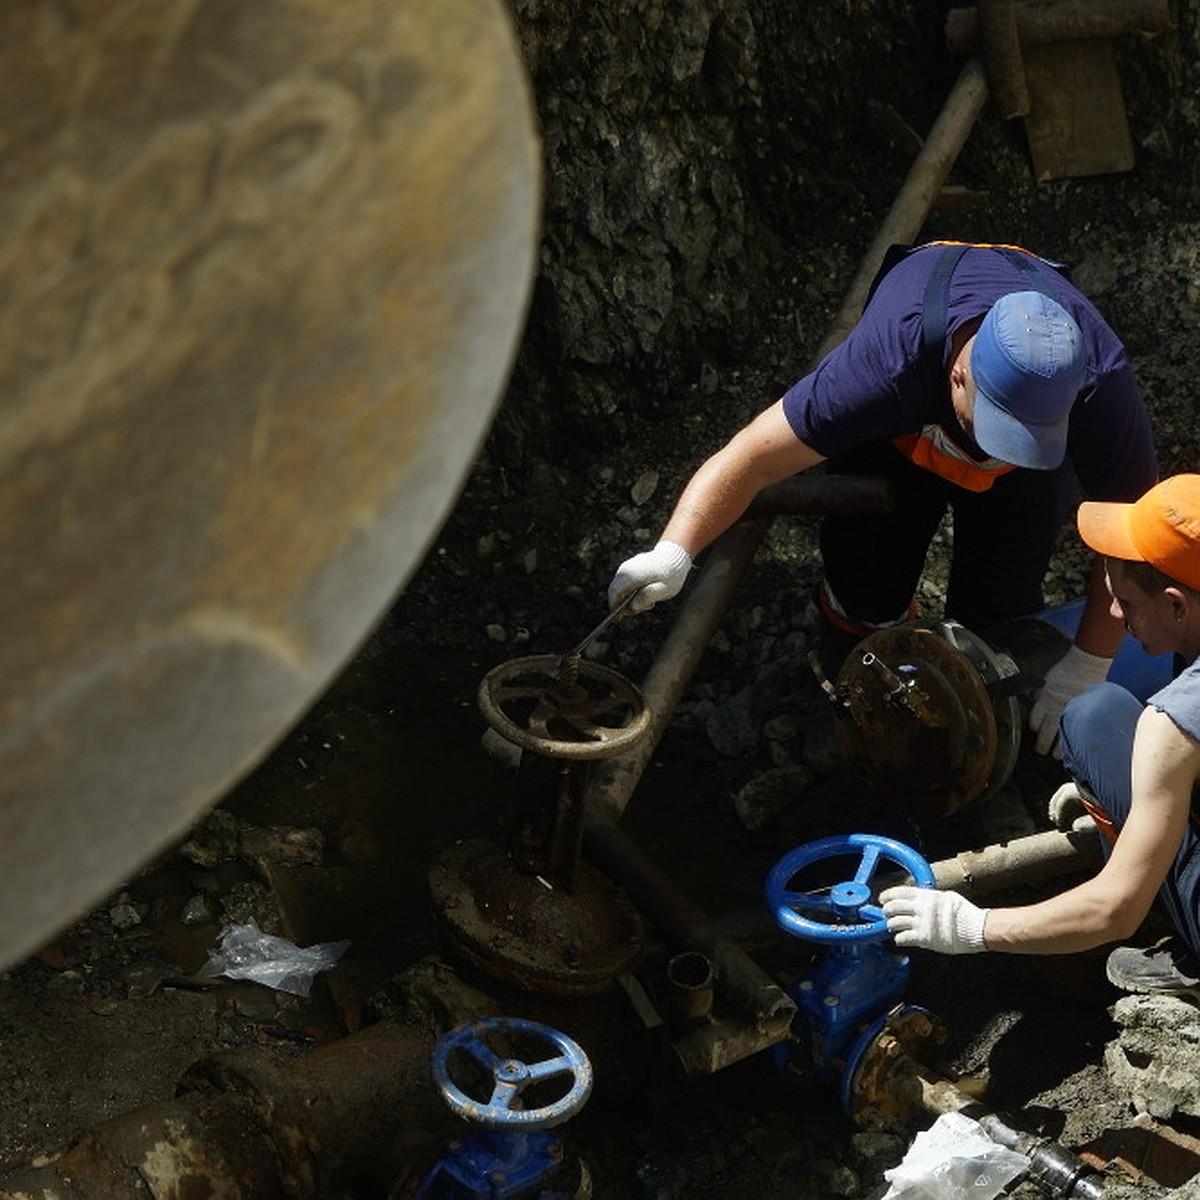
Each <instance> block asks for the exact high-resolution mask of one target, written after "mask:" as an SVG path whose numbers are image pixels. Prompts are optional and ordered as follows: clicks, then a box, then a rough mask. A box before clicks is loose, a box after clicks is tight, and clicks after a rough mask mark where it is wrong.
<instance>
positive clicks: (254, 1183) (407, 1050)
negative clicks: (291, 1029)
mask: <svg viewBox="0 0 1200 1200" xmlns="http://www.w3.org/2000/svg"><path fill="white" fill-rule="evenodd" d="M406 976H407V981H408V986H409V988H410V989H411V993H412V995H413V996H414V997H418V1005H420V1006H422V1007H421V1011H428V1012H431V1013H437V1014H439V1016H441V1017H443V1018H444V1019H445V1020H446V1024H447V1027H448V1028H449V1027H452V1026H454V1025H458V1024H461V1023H463V1022H464V1021H469V1020H478V1019H479V1018H480V1017H482V1016H486V1015H490V1014H493V1013H494V1011H495V1010H494V1004H493V1003H492V1002H491V1001H490V1000H489V999H488V998H487V997H485V996H483V995H482V994H481V993H479V992H476V991H475V990H474V989H473V988H471V987H470V986H469V985H467V984H464V983H462V982H461V981H460V980H459V979H458V977H457V976H456V975H455V974H454V973H453V972H452V971H450V970H449V969H447V968H445V967H442V966H440V965H439V964H436V963H434V962H432V961H429V962H426V963H424V964H418V965H417V966H415V967H413V968H410V970H409V971H408V972H407V973H406ZM436 1038H437V1033H436V1032H435V1031H434V1030H433V1028H432V1027H431V1024H430V1023H429V1022H427V1021H425V1020H421V1021H413V1022H406V1023H403V1024H401V1023H399V1022H392V1021H381V1022H379V1023H378V1024H376V1025H372V1026H370V1027H369V1028H367V1029H365V1030H363V1031H361V1032H359V1033H356V1034H353V1035H351V1036H349V1037H346V1038H342V1039H340V1040H339V1041H336V1042H331V1043H329V1044H328V1045H325V1046H322V1047H320V1048H318V1049H316V1050H314V1051H313V1052H312V1053H311V1054H309V1055H307V1056H305V1057H304V1058H301V1059H298V1060H296V1061H294V1062H290V1063H286V1064H283V1065H279V1064H277V1063H274V1062H272V1061H271V1060H270V1059H268V1058H267V1057H266V1056H265V1055H263V1054H258V1053H255V1052H253V1051H247V1050H239V1051H229V1052H226V1053H221V1054H216V1055H212V1056H211V1057H209V1058H205V1059H202V1060H201V1061H199V1062H198V1063H196V1064H194V1065H193V1066H192V1067H190V1068H189V1069H188V1071H187V1072H186V1073H185V1074H184V1076H183V1078H182V1079H181V1080H180V1081H179V1083H178V1085H177V1087H176V1095H175V1097H174V1098H173V1099H171V1100H168V1101H164V1102H162V1103H159V1104H150V1105H144V1106H142V1107H141V1108H137V1109H134V1110H132V1111H130V1112H128V1113H125V1114H123V1115H121V1116H117V1117H114V1118H113V1119H111V1120H109V1121H105V1122H103V1123H101V1124H99V1125H96V1126H95V1127H93V1128H92V1129H90V1130H88V1131H86V1132H84V1133H83V1134H81V1135H80V1136H79V1137H78V1138H76V1139H75V1141H73V1142H72V1143H71V1144H70V1145H69V1146H67V1147H65V1148H64V1149H63V1150H62V1151H61V1152H60V1153H57V1154H54V1155H52V1156H48V1157H42V1158H39V1159H38V1160H37V1161H36V1162H35V1163H31V1164H29V1165H27V1166H23V1167H18V1168H17V1169H15V1170H13V1171H11V1172H7V1173H5V1175H4V1176H3V1177H2V1178H0V1200H29V1198H30V1197H33V1196H38V1197H43V1196H45V1197H54V1198H55V1200H130V1197H134V1196H164V1197H165V1196H184V1195H188V1196H193V1195H194V1196H237V1197H240V1198H241V1200H275V1198H276V1197H279V1196H285V1195H286V1196H297V1195H300V1196H343V1195H350V1194H351V1192H353V1193H354V1194H355V1195H363V1194H369V1195H373V1196H374V1195H379V1196H382V1195H389V1194H391V1192H390V1189H391V1188H392V1186H393V1185H394V1183H395V1181H396V1180H397V1178H398V1177H400V1176H401V1175H403V1174H404V1173H406V1172H408V1171H409V1170H410V1169H411V1168H412V1167H413V1165H414V1164H420V1163H426V1164H431V1163H432V1161H433V1160H434V1159H436V1157H437V1156H438V1154H439V1153H440V1152H441V1149H442V1147H443V1146H444V1145H445V1143H446V1142H447V1141H448V1140H449V1139H450V1138H451V1137H453V1136H454V1134H455V1133H456V1132H458V1130H460V1129H461V1128H462V1121H461V1119H460V1118H458V1117H457V1116H455V1115H454V1114H453V1113H452V1112H451V1111H450V1109H449V1108H448V1107H447V1105H446V1104H445V1103H444V1102H443V1100H442V1098H441V1096H440V1094H439V1093H438V1091H437V1089H436V1087H435V1086H434V1082H433V1078H432V1075H431V1073H430V1068H429V1063H430V1059H431V1057H432V1054H433V1047H434V1044H435V1042H436Z"/></svg>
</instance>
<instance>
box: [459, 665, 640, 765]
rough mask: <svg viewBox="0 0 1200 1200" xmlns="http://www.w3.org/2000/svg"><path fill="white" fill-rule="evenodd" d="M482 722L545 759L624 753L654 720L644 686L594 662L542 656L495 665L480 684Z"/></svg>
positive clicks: (600, 756) (609, 756) (608, 755)
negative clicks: (638, 685) (635, 683)
mask: <svg viewBox="0 0 1200 1200" xmlns="http://www.w3.org/2000/svg"><path fill="white" fill-rule="evenodd" d="M479 708H480V711H481V712H482V713H483V717H484V720H486V721H487V723H488V724H489V725H490V726H491V727H492V728H493V729H494V730H495V731H496V732H497V733H498V734H500V736H501V737H503V738H505V739H506V740H507V741H510V742H512V743H513V744H514V745H516V746H520V747H521V748H522V749H523V750H530V751H532V752H533V753H534V754H540V755H543V756H545V757H546V758H568V759H597V758H612V757H613V756H615V755H617V754H621V753H623V752H624V751H625V750H627V749H629V748H630V747H631V746H632V745H634V743H636V742H637V741H638V739H639V738H641V736H642V734H643V733H645V732H646V728H647V727H648V726H649V724H650V709H649V708H648V707H647V705H646V698H645V697H644V696H643V695H642V693H641V691H640V690H639V689H638V688H636V687H635V686H634V685H633V684H632V683H630V682H629V680H628V679H626V678H625V677H624V676H622V675H619V674H617V672H616V671H613V670H612V669H610V668H609V667H602V666H600V665H599V664H598V663H593V662H580V661H576V662H572V663H570V664H567V669H564V662H563V659H562V658H561V657H559V656H558V655H555V654H538V655H533V656H531V657H529V658H514V659H512V660H511V661H509V662H506V663H501V664H500V666H498V667H494V668H493V669H492V670H491V671H489V672H488V673H487V674H486V675H485V676H484V677H483V682H482V683H481V684H480V685H479Z"/></svg>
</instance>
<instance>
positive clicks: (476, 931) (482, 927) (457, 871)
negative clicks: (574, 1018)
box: [429, 839, 643, 996]
mask: <svg viewBox="0 0 1200 1200" xmlns="http://www.w3.org/2000/svg"><path fill="white" fill-rule="evenodd" d="M429 887H430V893H431V896H432V899H433V906H434V910H435V912H436V914H437V917H438V921H439V924H440V925H441V928H442V930H443V932H444V933H445V935H446V938H447V940H448V942H449V943H450V946H451V948H452V949H453V950H455V951H456V952H457V953H459V954H461V955H462V956H463V957H464V958H465V959H466V960H467V961H468V962H470V963H471V964H473V965H474V966H476V967H478V968H479V969H480V970H481V971H483V972H484V973H485V974H487V975H490V976H492V978H494V979H500V980H503V981H504V982H507V983H514V984H516V985H517V986H518V987H521V988H524V989H526V990H528V991H532V992H537V993H541V994H544V995H550V996H589V995H594V994H596V993H599V992H602V991H605V990H607V989H608V988H609V987H611V986H612V983H613V981H614V980H615V979H616V977H617V976H618V975H620V974H622V973H623V972H625V971H626V970H628V968H629V967H630V965H631V964H632V963H633V960H634V959H635V958H636V957H637V955H638V952H639V951H640V950H641V947H642V938H643V929H642V919H641V916H640V914H639V913H638V911H637V909H636V908H634V906H633V904H632V903H631V902H630V900H629V898H628V897H627V896H626V895H625V893H624V892H623V891H622V890H621V889H620V888H619V887H617V886H616V884H614V883H613V882H612V881H611V880H609V879H608V877H607V876H605V875H603V874H601V873H600V872H599V871H597V870H595V868H593V867H591V866H589V865H588V864H587V863H585V862H580V863H578V864H577V870H576V880H575V884H574V886H573V887H572V888H571V890H570V891H568V890H566V889H564V888H561V887H555V886H554V885H553V884H552V883H551V882H550V881H549V880H547V879H545V878H543V877H542V876H538V875H530V874H527V873H525V872H523V871H520V870H518V869H517V868H516V867H515V866H514V865H513V862H512V860H511V858H510V856H509V854H508V851H507V849H505V848H504V847H503V846H500V845H498V844H496V843H494V842H490V841H487V840H484V839H478V840H474V841H469V842H461V843H459V844H458V845H457V846H454V847H452V848H451V849H450V850H448V851H447V852H446V853H444V854H443V855H442V856H441V857H440V858H439V859H437V860H436V861H435V862H434V863H433V865H432V866H431V867H430V871H429Z"/></svg>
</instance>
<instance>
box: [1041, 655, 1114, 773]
mask: <svg viewBox="0 0 1200 1200" xmlns="http://www.w3.org/2000/svg"><path fill="white" fill-rule="evenodd" d="M1110 666H1112V659H1111V658H1103V657H1102V656H1101V655H1099V654H1089V653H1088V652H1087V651H1086V650H1080V648H1079V647H1078V646H1075V645H1072V647H1071V648H1070V650H1068V651H1067V652H1066V654H1064V655H1063V656H1062V658H1060V659H1059V660H1058V662H1056V663H1055V664H1054V666H1052V667H1051V668H1050V670H1049V671H1047V672H1046V678H1045V681H1044V682H1043V683H1042V690H1041V691H1040V692H1038V694H1037V699H1036V700H1035V701H1034V702H1033V709H1032V710H1031V711H1030V713H1029V728H1030V729H1032V730H1033V731H1034V733H1036V734H1037V742H1036V744H1035V747H1034V748H1035V749H1036V750H1037V752H1038V753H1039V754H1049V753H1050V749H1051V747H1053V748H1054V757H1055V758H1062V752H1061V751H1060V750H1059V748H1058V745H1057V742H1058V719H1059V717H1061V716H1062V714H1063V709H1064V708H1066V707H1067V703H1068V702H1069V701H1071V700H1073V699H1074V698H1075V697H1076V696H1078V695H1079V693H1080V692H1082V691H1084V690H1085V689H1086V688H1090V687H1091V686H1092V684H1093V683H1100V682H1102V681H1103V680H1104V679H1105V677H1106V676H1107V675H1108V668H1109V667H1110Z"/></svg>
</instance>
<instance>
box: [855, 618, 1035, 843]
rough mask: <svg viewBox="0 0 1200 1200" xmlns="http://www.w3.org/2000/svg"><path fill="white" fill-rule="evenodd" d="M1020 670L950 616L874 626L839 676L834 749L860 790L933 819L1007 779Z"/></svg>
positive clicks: (1015, 738) (1016, 727)
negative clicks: (999, 689) (1012, 691)
mask: <svg viewBox="0 0 1200 1200" xmlns="http://www.w3.org/2000/svg"><path fill="white" fill-rule="evenodd" d="M1015 674H1016V667H1015V665H1014V664H1013V663H1012V662H1011V660H1009V659H1007V657H1006V656H1003V655H1002V654H999V653H997V652H995V651H992V650H991V649H990V648H989V647H988V646H987V645H986V644H985V643H983V642H982V641H981V640H980V639H979V638H977V637H976V636H975V635H974V634H972V633H971V632H970V631H969V630H967V629H965V628H964V627H963V626H962V625H959V624H958V623H957V622H954V621H933V622H912V623H910V624H905V625H898V626H895V627H894V628H888V629H881V630H877V631H876V632H875V633H872V634H871V635H870V636H869V637H866V638H864V639H863V640H862V641H861V642H859V643H858V645H857V646H856V647H855V648H854V650H853V651H852V653H851V654H850V655H849V656H848V657H847V659H846V661H845V663H844V664H843V665H842V669H841V671H840V672H839V674H838V682H837V692H838V696H839V697H840V699H841V706H842V707H841V713H842V719H841V720H839V721H838V722H837V726H836V730H837V738H838V745H839V747H840V749H841V751H842V754H843V756H844V757H845V759H846V762H847V764H848V765H849V767H850V771H851V773H852V775H853V776H854V778H855V779H856V780H857V782H858V783H859V784H860V786H862V788H863V790H864V791H866V792H867V793H869V794H870V795H872V796H874V797H875V798H876V799H878V800H880V801H882V802H883V803H885V804H886V805H888V806H889V807H891V808H893V809H895V810H897V811H899V812H902V813H905V814H907V815H909V816H912V817H915V818H917V819H918V820H933V819H936V818H939V817H944V816H948V815H950V814H951V813H955V812H958V811H959V810H960V809H962V808H964V807H965V806H967V805H968V804H971V803H973V802H975V801H976V800H978V799H980V798H981V797H982V796H984V795H989V794H992V793H993V792H995V791H997V790H998V789H999V788H1000V787H1002V786H1003V785H1004V783H1005V782H1007V780H1008V778H1009V776H1010V775H1011V773H1012V769H1013V766H1014V764H1015V761H1016V754H1017V750H1018V748H1019V742H1020V714H1019V711H1018V709H1017V702H1016V700H1015V698H1014V697H1012V696H1005V697H1003V698H994V697H993V694H992V689H993V687H994V686H995V685H996V684H998V683H1000V682H1001V681H1002V680H1004V679H1005V678H1007V677H1008V676H1011V675H1015Z"/></svg>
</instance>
